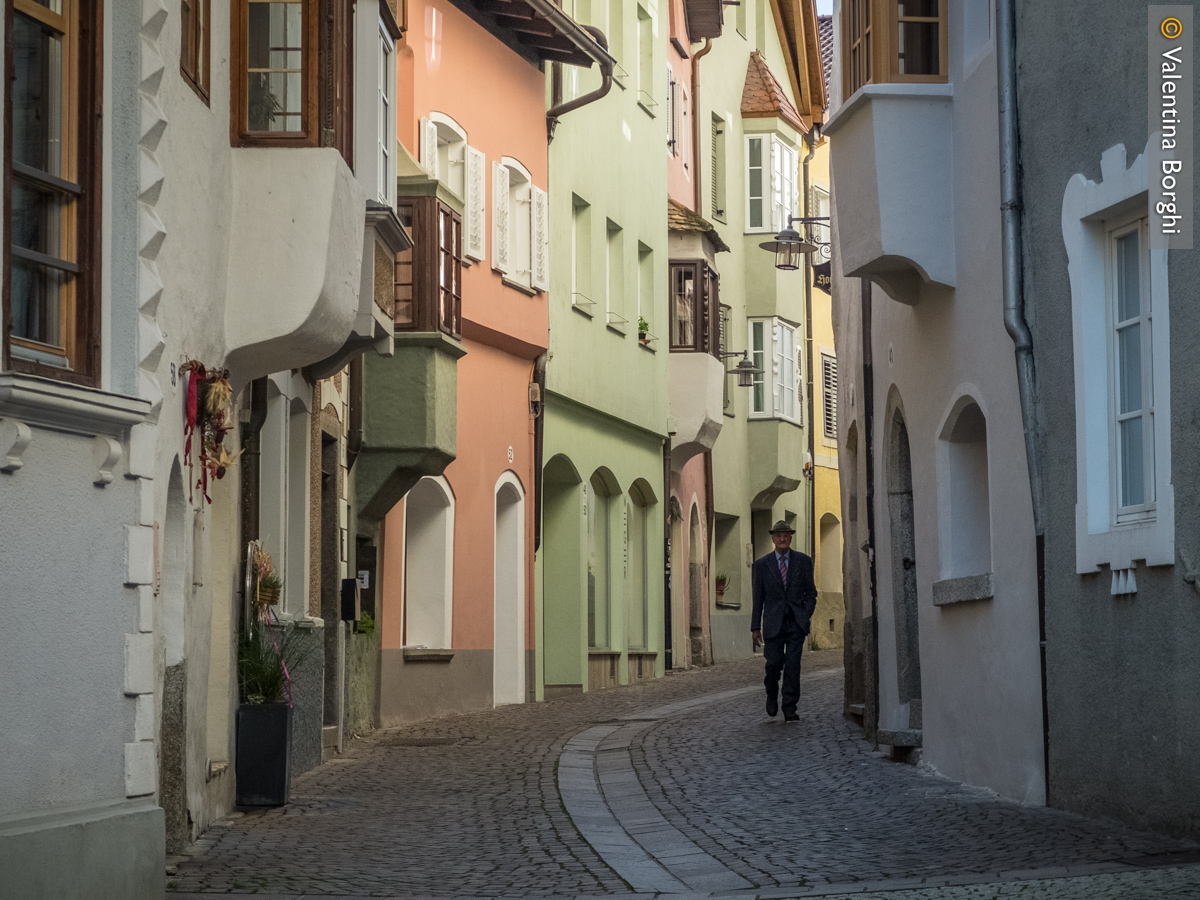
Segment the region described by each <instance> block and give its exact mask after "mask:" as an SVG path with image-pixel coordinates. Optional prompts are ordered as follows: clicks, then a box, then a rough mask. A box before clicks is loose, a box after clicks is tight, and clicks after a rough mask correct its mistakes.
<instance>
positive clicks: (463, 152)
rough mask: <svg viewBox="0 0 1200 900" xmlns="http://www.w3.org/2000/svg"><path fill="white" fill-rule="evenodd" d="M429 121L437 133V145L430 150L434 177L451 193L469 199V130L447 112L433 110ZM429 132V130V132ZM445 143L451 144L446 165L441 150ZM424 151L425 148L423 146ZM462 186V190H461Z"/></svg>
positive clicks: (462, 198) (461, 198)
mask: <svg viewBox="0 0 1200 900" xmlns="http://www.w3.org/2000/svg"><path fill="white" fill-rule="evenodd" d="M429 122H430V126H427V128H428V127H432V129H434V130H435V131H436V134H437V147H436V148H432V149H431V150H430V151H429V152H431V153H432V154H433V157H432V159H433V169H432V170H431V172H432V173H434V177H435V178H436V179H437V180H438V181H440V182H441V183H442V184H443V185H445V186H446V187H447V188H449V190H450V191H451V193H453V194H454V195H455V196H457V197H458V198H459V199H460V200H463V201H465V200H466V199H467V132H466V129H465V128H463V127H462V126H461V125H459V124H458V123H457V122H456V121H454V119H452V118H450V116H448V115H446V114H445V113H440V112H431V113H430V114H429ZM427 133H428V132H427ZM443 145H449V149H448V150H447V154H446V157H447V158H446V165H445V166H443V164H442V161H441V159H440V157H441V150H442V146H443ZM422 152H423V153H424V148H422ZM427 168H428V167H427ZM460 187H461V190H460Z"/></svg>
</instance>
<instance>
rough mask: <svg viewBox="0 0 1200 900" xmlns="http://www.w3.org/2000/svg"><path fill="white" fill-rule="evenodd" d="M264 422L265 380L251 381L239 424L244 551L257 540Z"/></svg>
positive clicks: (246, 605) (246, 607)
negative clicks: (244, 413)
mask: <svg viewBox="0 0 1200 900" xmlns="http://www.w3.org/2000/svg"><path fill="white" fill-rule="evenodd" d="M266 421H267V379H266V377H263V378H256V379H255V380H254V381H252V382H250V418H249V419H248V420H247V421H246V422H245V423H244V424H243V425H242V459H241V470H242V497H241V503H242V546H241V550H240V552H241V553H243V554H245V553H246V549H247V548H248V547H249V546H250V542H251V541H254V540H258V497H259V479H260V475H259V459H260V457H261V455H262V439H261V434H262V427H263V423H265V422H266ZM249 565H250V560H249V558H248V557H244V558H243V559H242V584H243V585H248V584H249V583H250V582H249V571H248V570H249ZM249 616H250V600H249V597H247V596H246V595H245V590H243V596H242V619H243V623H242V624H243V626H244V625H247V624H248V623H249Z"/></svg>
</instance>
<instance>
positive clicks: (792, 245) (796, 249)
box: [758, 216, 829, 272]
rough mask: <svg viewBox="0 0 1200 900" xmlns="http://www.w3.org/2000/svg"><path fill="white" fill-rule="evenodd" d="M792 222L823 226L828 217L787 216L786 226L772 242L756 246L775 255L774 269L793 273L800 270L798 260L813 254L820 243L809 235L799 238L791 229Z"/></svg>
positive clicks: (798, 233)
mask: <svg viewBox="0 0 1200 900" xmlns="http://www.w3.org/2000/svg"><path fill="white" fill-rule="evenodd" d="M793 222H799V223H800V224H801V225H805V226H811V225H825V224H828V222H829V217H828V216H809V217H805V216H788V220H787V226H786V227H785V228H784V229H783V231H781V232H779V234H777V235H775V240H773V241H763V242H762V243H761V244H759V245H758V246H760V247H762V248H763V249H764V250H766V251H767V252H768V253H774V254H775V268H777V269H781V270H783V271H786V272H794V271H795V270H796V269H798V268H800V258H801V257H802V256H806V255H807V254H809V253H815V252H816V251H817V250H818V248H820V247H821V246H822V243H821V242H820V241H818V240H817V239H816V238H814V237H813V236H812V234H811V233H807V234H805V236H804V237H801V236H800V232H798V231H796V229H794V228H793V227H792V223H793Z"/></svg>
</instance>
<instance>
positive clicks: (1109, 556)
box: [1062, 144, 1175, 574]
mask: <svg viewBox="0 0 1200 900" xmlns="http://www.w3.org/2000/svg"><path fill="white" fill-rule="evenodd" d="M1126 160H1127V154H1126V151H1125V146H1124V144H1117V145H1116V146H1114V147H1110V148H1109V149H1108V150H1106V151H1105V152H1104V154H1103V156H1102V157H1101V161H1100V170H1101V177H1102V180H1101V181H1100V182H1099V183H1096V182H1093V181H1088V180H1087V179H1086V178H1085V177H1084V176H1083V175H1081V174H1076V175H1074V176H1073V177H1072V178H1071V180H1070V181H1069V182H1068V183H1067V188H1066V191H1065V193H1064V195H1063V211H1062V230H1063V242H1064V243H1065V244H1066V248H1067V258H1068V265H1067V271H1068V274H1069V276H1070V280H1071V312H1072V332H1073V337H1074V354H1075V441H1076V457H1077V459H1076V473H1077V484H1076V489H1077V499H1076V505H1075V555H1076V558H1075V563H1076V571H1077V572H1078V573H1080V574H1083V573H1085V572H1096V571H1098V570H1099V569H1100V567H1101V566H1105V565H1106V566H1108V567H1109V568H1110V569H1112V570H1113V571H1114V572H1116V571H1119V570H1124V569H1132V568H1133V563H1134V560H1145V562H1146V565H1149V566H1164V565H1173V564H1174V562H1175V494H1174V490H1173V487H1172V485H1171V372H1170V360H1171V348H1170V334H1171V327H1170V306H1169V302H1168V300H1169V296H1170V293H1169V287H1168V283H1167V251H1166V250H1149V251H1148V253H1149V265H1150V306H1151V310H1152V313H1153V329H1152V347H1153V359H1152V370H1151V371H1152V374H1153V380H1154V383H1153V392H1154V417H1153V429H1154V495H1155V510H1154V517H1153V518H1152V519H1149V518H1148V519H1141V520H1139V521H1136V522H1131V523H1128V524H1126V523H1121V524H1117V523H1116V515H1115V512H1116V511H1115V509H1114V507H1113V493H1112V478H1113V472H1114V469H1115V465H1114V462H1115V459H1114V456H1113V452H1112V443H1111V441H1110V433H1111V421H1112V419H1111V415H1110V406H1109V404H1110V402H1111V392H1112V380H1111V377H1110V371H1109V357H1110V349H1109V347H1110V340H1109V330H1110V328H1109V313H1108V306H1107V303H1106V302H1105V298H1106V291H1107V287H1106V283H1107V277H1106V266H1105V259H1106V246H1107V238H1108V234H1109V227H1106V225H1105V222H1104V219H1105V217H1107V218H1108V219H1109V220H1110V221H1111V220H1120V219H1121V218H1122V217H1124V216H1125V215H1127V214H1128V213H1130V212H1132V211H1134V210H1137V209H1141V210H1145V209H1146V208H1147V207H1146V204H1147V202H1148V201H1147V198H1148V165H1147V156H1146V153H1142V154H1141V155H1140V156H1138V158H1137V159H1135V160H1134V162H1133V164H1132V165H1130V166H1128V168H1127V167H1126Z"/></svg>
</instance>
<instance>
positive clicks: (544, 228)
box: [529, 187, 550, 291]
mask: <svg viewBox="0 0 1200 900" xmlns="http://www.w3.org/2000/svg"><path fill="white" fill-rule="evenodd" d="M532 221H533V227H532V229H531V230H532V232H533V234H532V235H530V246H529V259H530V270H531V278H532V285H533V289H534V290H535V291H545V290H549V288H550V202H549V198H548V197H547V196H546V192H545V191H543V190H542V189H541V188H537V187H535V188H534V189H533V216H532Z"/></svg>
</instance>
